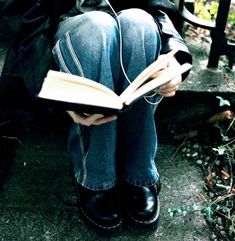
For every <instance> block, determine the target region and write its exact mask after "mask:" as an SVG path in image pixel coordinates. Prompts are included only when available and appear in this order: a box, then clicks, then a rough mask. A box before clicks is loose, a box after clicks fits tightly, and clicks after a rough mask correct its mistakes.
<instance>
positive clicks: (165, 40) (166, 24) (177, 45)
mask: <svg viewBox="0 0 235 241" xmlns="http://www.w3.org/2000/svg"><path fill="white" fill-rule="evenodd" d="M153 17H154V19H155V21H156V24H157V25H158V27H159V31H160V33H161V40H162V50H161V54H166V53H168V52H169V51H171V50H172V49H179V50H180V51H179V52H178V53H177V54H176V59H177V61H178V62H179V63H180V64H183V63H186V62H188V63H190V64H191V63H192V55H191V54H190V52H189V50H188V47H187V45H186V43H185V41H184V40H183V38H182V36H181V35H180V34H179V33H178V32H177V30H176V29H175V27H174V25H173V23H172V21H171V19H170V18H169V17H168V15H167V14H166V13H164V12H163V11H160V10H157V11H155V13H154V15H153ZM188 74H189V71H188V72H187V73H185V74H183V76H182V79H183V80H184V79H185V78H186V77H187V75H188Z"/></svg>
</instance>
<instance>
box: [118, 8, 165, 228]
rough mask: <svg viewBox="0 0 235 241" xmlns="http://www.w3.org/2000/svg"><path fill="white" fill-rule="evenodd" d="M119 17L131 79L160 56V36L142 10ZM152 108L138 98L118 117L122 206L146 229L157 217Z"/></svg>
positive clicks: (155, 26)
mask: <svg viewBox="0 0 235 241" xmlns="http://www.w3.org/2000/svg"><path fill="white" fill-rule="evenodd" d="M119 18H120V22H121V26H122V35H123V60H124V66H125V68H126V73H127V75H128V76H129V78H130V80H133V79H134V78H135V77H136V76H137V75H138V74H139V73H140V72H141V71H142V70H143V69H144V68H146V67H147V66H148V65H149V64H151V63H152V62H153V61H154V60H156V59H157V57H158V55H159V54H160V50H161V41H160V34H159V32H158V28H157V25H156V23H155V22H154V20H153V18H152V16H150V15H149V14H147V13H146V12H144V11H142V10H139V9H130V10H126V11H123V12H121V14H120V15H119ZM126 83H127V82H125V84H126ZM123 88H125V86H123ZM155 101H156V98H155ZM155 107H156V106H154V105H151V104H149V103H148V102H147V101H146V100H145V99H141V100H139V101H137V102H136V103H134V104H133V106H132V107H131V108H130V110H128V111H127V112H126V113H125V114H123V115H121V116H120V117H119V118H118V165H119V170H120V173H119V175H120V176H121V177H122V178H123V179H124V180H125V183H126V184H125V185H124V186H127V192H126V195H127V197H128V198H127V199H126V202H127V204H126V205H127V206H128V205H129V206H128V209H129V210H128V211H129V214H131V216H132V219H133V220H134V221H135V222H136V223H139V224H146V226H154V225H155V224H156V222H157V219H158V215H159V203H158V198H157V192H158V190H156V188H155V186H154V185H155V184H156V183H158V181H159V175H158V172H157V169H156V166H155V162H154V158H155V155H156V150H157V133H156V128H155V119H154V111H155ZM129 184H131V185H129ZM137 187H139V188H137ZM146 187H150V188H146ZM124 189H125V187H124ZM136 200H137V202H136ZM150 200H151V201H150ZM128 202H129V204H128ZM149 203H151V204H152V205H150V206H149Z"/></svg>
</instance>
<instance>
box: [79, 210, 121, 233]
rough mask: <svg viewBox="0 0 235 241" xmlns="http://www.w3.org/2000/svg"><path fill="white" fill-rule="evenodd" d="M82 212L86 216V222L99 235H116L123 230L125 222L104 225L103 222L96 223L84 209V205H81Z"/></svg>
mask: <svg viewBox="0 0 235 241" xmlns="http://www.w3.org/2000/svg"><path fill="white" fill-rule="evenodd" d="M80 210H81V213H82V215H83V217H84V221H85V222H86V224H87V225H88V226H89V227H90V228H91V229H92V230H93V231H94V232H95V233H96V234H98V235H101V236H115V235H117V234H119V233H121V231H122V230H123V222H122V220H120V222H118V223H116V224H114V225H110V226H103V225H101V224H98V223H96V222H95V221H94V220H93V219H92V218H90V217H89V216H88V215H87V213H86V212H85V211H84V209H83V208H82V207H80Z"/></svg>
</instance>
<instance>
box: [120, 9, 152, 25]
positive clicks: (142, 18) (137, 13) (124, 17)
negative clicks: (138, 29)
mask: <svg viewBox="0 0 235 241" xmlns="http://www.w3.org/2000/svg"><path fill="white" fill-rule="evenodd" d="M119 19H120V20H121V21H122V22H125V24H127V25H132V26H134V25H136V26H142V25H147V26H148V27H151V26H154V21H153V17H152V16H151V15H150V14H149V13H147V12H146V11H144V10H142V9H139V8H131V9H127V10H123V11H122V12H121V13H120V15H119Z"/></svg>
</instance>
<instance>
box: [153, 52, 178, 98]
mask: <svg viewBox="0 0 235 241" xmlns="http://www.w3.org/2000/svg"><path fill="white" fill-rule="evenodd" d="M161 56H162V55H160V56H159V58H161ZM179 67H180V64H179V62H178V61H177V60H176V58H175V57H172V58H171V59H170V60H169V61H168V63H167V64H166V66H165V67H164V68H163V69H162V70H160V71H158V72H156V73H155V74H154V75H153V78H156V77H157V76H159V75H161V73H162V72H163V71H164V70H165V69H166V68H174V69H177V68H179ZM181 82H182V76H181V75H179V76H177V77H175V78H174V79H172V80H171V81H170V82H168V83H166V84H164V85H162V86H160V87H159V88H158V89H156V92H157V93H158V94H159V95H161V96H164V97H171V96H174V95H175V93H176V91H177V89H178V88H179V86H180V84H181Z"/></svg>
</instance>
